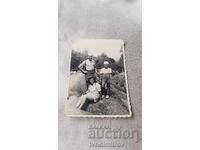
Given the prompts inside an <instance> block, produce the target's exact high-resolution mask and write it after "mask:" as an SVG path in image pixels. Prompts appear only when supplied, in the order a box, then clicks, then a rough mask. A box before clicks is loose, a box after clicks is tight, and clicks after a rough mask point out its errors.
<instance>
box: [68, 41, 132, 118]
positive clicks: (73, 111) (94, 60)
mask: <svg viewBox="0 0 200 150" xmlns="http://www.w3.org/2000/svg"><path fill="white" fill-rule="evenodd" d="M125 64H126V62H125V54H124V41H123V40H114V39H79V40H75V42H73V44H72V46H71V61H70V76H69V85H68V96H67V100H66V105H65V115H66V116H74V117H77V116H79V117H86V116H87V117H91V116H92V117H130V116H131V107H130V101H129V89H128V82H127V72H126V65H125Z"/></svg>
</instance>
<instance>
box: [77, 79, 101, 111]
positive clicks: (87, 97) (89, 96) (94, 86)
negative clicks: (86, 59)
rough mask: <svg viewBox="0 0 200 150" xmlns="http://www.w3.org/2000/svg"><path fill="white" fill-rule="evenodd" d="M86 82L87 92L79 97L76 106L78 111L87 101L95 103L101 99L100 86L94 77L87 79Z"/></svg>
mask: <svg viewBox="0 0 200 150" xmlns="http://www.w3.org/2000/svg"><path fill="white" fill-rule="evenodd" d="M88 81H89V82H88V83H89V84H88V90H87V91H86V93H85V94H83V95H82V96H81V97H80V99H79V101H78V103H77V105H76V108H78V109H82V108H83V106H84V105H85V103H86V102H87V101H90V102H94V103H96V102H97V101H98V100H99V98H100V97H101V86H100V84H99V83H97V82H96V78H95V76H90V77H88Z"/></svg>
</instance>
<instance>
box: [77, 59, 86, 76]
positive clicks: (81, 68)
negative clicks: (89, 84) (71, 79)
mask: <svg viewBox="0 0 200 150" xmlns="http://www.w3.org/2000/svg"><path fill="white" fill-rule="evenodd" d="M84 65H85V61H83V62H82V63H81V64H80V65H79V66H78V69H79V70H80V71H81V72H82V73H84V74H86V73H87V71H86V70H83V66H84Z"/></svg>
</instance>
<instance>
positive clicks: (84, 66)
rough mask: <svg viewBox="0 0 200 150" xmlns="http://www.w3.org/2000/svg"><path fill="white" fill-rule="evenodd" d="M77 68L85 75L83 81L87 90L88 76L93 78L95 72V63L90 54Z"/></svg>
mask: <svg viewBox="0 0 200 150" xmlns="http://www.w3.org/2000/svg"><path fill="white" fill-rule="evenodd" d="M78 68H79V69H80V70H81V72H82V73H84V74H85V80H86V85H87V89H88V85H89V81H88V79H89V77H90V76H95V73H96V72H97V70H96V63H95V60H94V59H93V58H92V54H90V53H89V54H88V59H86V60H84V61H83V62H82V63H81V64H80V65H79V66H78Z"/></svg>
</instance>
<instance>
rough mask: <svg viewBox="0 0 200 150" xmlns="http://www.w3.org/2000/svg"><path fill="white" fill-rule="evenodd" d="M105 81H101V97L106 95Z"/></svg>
mask: <svg viewBox="0 0 200 150" xmlns="http://www.w3.org/2000/svg"><path fill="white" fill-rule="evenodd" d="M105 85H106V81H105V79H102V84H101V92H102V97H103V96H104V95H106V89H105Z"/></svg>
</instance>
